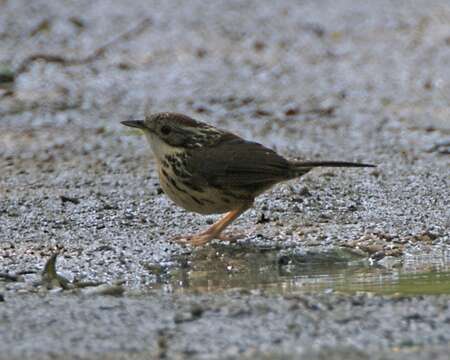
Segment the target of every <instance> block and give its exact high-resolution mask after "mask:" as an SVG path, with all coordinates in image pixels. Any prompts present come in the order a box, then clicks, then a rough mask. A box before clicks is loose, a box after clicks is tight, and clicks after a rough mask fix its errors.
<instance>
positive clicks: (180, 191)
mask: <svg viewBox="0 0 450 360" xmlns="http://www.w3.org/2000/svg"><path fill="white" fill-rule="evenodd" d="M121 123H122V124H123V125H125V126H129V127H133V128H138V129H140V130H142V131H143V133H144V135H145V137H146V138H147V140H148V142H149V143H150V147H151V150H152V151H153V154H154V157H155V160H156V167H157V172H158V175H159V180H160V185H161V188H162V190H163V192H164V193H165V194H166V195H167V196H168V197H169V198H170V199H171V200H172V201H173V202H174V203H175V204H177V205H178V206H180V207H182V208H184V209H185V210H187V211H190V212H195V213H199V214H204V215H208V214H224V213H225V215H224V216H223V217H222V218H221V219H219V220H218V221H217V222H215V223H214V224H213V225H211V226H210V227H209V228H208V229H206V230H205V231H202V232H200V233H198V234H193V235H180V236H177V237H175V238H174V239H173V240H175V241H176V242H178V243H182V244H189V245H192V246H201V245H205V244H207V243H208V242H210V241H211V240H213V239H220V240H226V241H230V242H231V241H235V240H237V239H238V238H239V237H240V235H232V234H224V233H223V232H224V230H225V229H226V228H227V227H228V226H229V225H230V224H231V223H232V222H233V221H234V220H236V219H237V218H238V217H239V216H240V215H241V214H242V213H244V212H245V211H246V210H248V209H250V208H251V207H252V206H253V203H254V200H255V198H256V197H257V196H258V195H260V194H262V193H263V192H265V191H267V190H269V189H270V188H271V187H272V186H274V185H275V184H277V183H280V182H283V181H287V180H291V179H295V178H298V177H300V176H303V175H305V174H306V173H307V172H309V171H310V170H311V169H313V168H316V167H374V166H375V165H371V164H364V163H355V162H347V161H297V160H288V159H286V158H284V157H283V156H281V155H279V154H277V153H276V152H275V151H274V150H271V149H269V148H267V147H265V146H264V145H262V144H260V143H257V142H253V141H248V140H245V139H243V138H242V137H240V136H238V135H236V134H234V133H232V132H229V131H226V130H221V129H219V128H217V127H214V126H212V125H210V124H207V123H205V122H201V121H198V120H195V119H193V118H191V117H189V116H187V115H183V114H179V113H173V112H160V113H153V114H148V115H146V116H145V117H144V120H126V121H122V122H121Z"/></svg>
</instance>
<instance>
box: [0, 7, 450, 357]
mask: <svg viewBox="0 0 450 360" xmlns="http://www.w3.org/2000/svg"><path fill="white" fill-rule="evenodd" d="M449 24H450V4H449V3H448V1H444V0H442V1H438V0H434V1H425V0H415V1H400V0H396V1H394V0H391V1H388V0H379V1H359V2H354V1H351V0H333V1H326V0H321V1H302V2H300V3H298V2H295V1H287V0H284V1H277V2H273V1H247V2H242V1H225V0H224V1H210V2H204V1H200V0H198V1H189V2H183V1H165V2H158V1H151V2H150V1H143V0H138V1H134V2H132V3H131V4H130V3H126V2H121V1H112V0H111V1H95V2H91V1H87V0H82V1H77V2H62V1H56V0H55V1H43V0H42V1H41V0H36V1H33V2H29V1H25V0H0V169H1V172H0V273H3V275H4V276H3V277H0V300H3V301H0V358H2V359H3V358H5V359H24V358H30V359H31V358H32V359H50V358H52V359H54V358H65V359H66V358H86V359H88V358H102V359H138V358H151V357H157V356H159V357H165V356H166V357H170V358H185V357H189V356H190V357H192V358H236V357H241V358H252V357H255V356H259V357H261V358H263V357H267V358H271V359H272V358H283V359H284V358H296V357H297V356H299V354H303V355H304V356H305V358H311V359H316V358H317V359H329V358H336V359H340V358H342V359H344V358H345V359H353V358H354V359H361V358H362V359H364V358H376V359H390V358H393V359H394V358H395V359H403V358H405V359H406V358H408V359H422V358H431V357H433V358H435V359H447V358H448V351H449V347H450V312H449V309H450V307H449V305H450V298H449V295H440V296H425V295H416V296H410V295H408V296H406V295H401V294H400V295H399V294H397V295H394V296H383V295H376V294H359V293H356V294H354V293H353V294H344V293H340V292H337V291H332V290H330V289H325V290H320V291H316V292H313V293H308V294H306V293H304V292H298V291H295V292H292V293H289V292H287V293H282V294H277V293H273V292H266V291H265V290H264V291H263V290H258V286H252V287H251V288H246V286H243V289H241V290H229V289H228V290H222V291H218V292H214V293H206V294H205V293H199V292H201V291H200V290H199V289H194V290H195V291H192V292H190V291H186V292H183V291H181V292H180V291H179V290H177V289H174V286H173V285H174V283H173V282H170V274H171V271H177V269H180V268H186V267H187V268H188V269H189V268H193V267H195V262H196V260H197V259H198V258H199V254H202V253H201V252H202V251H205V250H203V249H194V250H191V249H186V248H183V247H181V246H179V245H177V244H175V243H172V242H170V241H169V240H170V238H171V237H173V236H174V235H176V234H180V233H182V232H186V231H188V232H195V231H198V230H199V229H201V228H204V227H205V226H207V224H209V223H211V222H212V221H213V220H214V219H215V218H216V217H214V216H208V217H204V216H200V215H196V214H191V213H186V212H184V211H183V210H182V209H179V208H177V207H176V206H174V205H173V204H172V203H171V202H170V200H168V199H167V198H166V197H165V195H164V194H163V193H162V192H161V190H160V188H159V185H158V179H157V175H156V173H155V170H154V163H153V161H154V160H153V157H152V156H151V154H150V153H149V148H148V145H147V144H146V143H145V141H144V139H143V138H142V137H140V136H139V134H138V133H136V132H132V131H129V130H128V129H126V128H124V127H123V126H121V125H120V121H121V120H125V119H129V118H139V117H142V116H143V114H144V112H146V111H153V112H156V111H177V112H182V113H185V114H188V115H190V116H192V117H194V118H197V119H199V120H203V121H207V122H209V123H211V124H213V125H216V126H219V127H222V128H226V129H229V130H231V131H234V132H236V133H239V134H240V135H242V136H243V137H245V138H248V139H252V140H255V141H259V142H262V143H264V144H265V145H267V146H269V147H272V148H274V149H276V150H277V151H279V152H280V153H281V154H283V155H285V156H288V157H292V158H306V159H317V160H318V159H320V160H348V161H364V162H370V163H374V164H377V165H378V167H377V168H376V169H369V170H367V169H362V170H361V169H342V170H334V169H333V170H329V169H322V170H315V171H313V172H311V173H309V174H308V175H307V176H305V177H303V178H302V179H300V180H295V181H291V182H289V183H285V184H280V185H279V186H276V187H275V188H274V189H273V190H272V191H270V192H269V193H267V194H264V195H262V196H261V197H260V198H258V199H257V201H256V204H255V207H254V208H253V209H252V210H250V211H248V212H247V213H245V214H244V215H243V216H242V217H241V218H240V219H238V221H236V223H235V227H236V228H237V229H238V230H239V229H241V230H242V229H244V230H245V231H246V233H247V236H246V238H245V239H243V240H242V242H240V243H239V244H237V245H229V248H230V249H234V250H233V251H229V252H226V251H225V250H223V247H222V245H219V244H213V245H210V246H208V247H207V248H208V249H212V251H213V252H216V253H217V252H220V253H221V252H224V251H225V252H226V259H227V260H226V261H224V263H227V261H228V262H232V261H233V260H234V259H236V257H239V256H240V255H242V254H243V253H246V252H247V251H249V252H251V251H260V252H262V251H263V250H264V249H272V250H273V251H275V258H276V259H278V260H279V259H281V258H282V256H283V254H286V253H288V254H308V253H310V252H314V253H315V254H319V256H320V254H327V253H328V252H330V251H334V249H337V248H346V249H348V250H350V251H351V252H352V253H355V254H358V255H359V256H362V257H363V258H365V259H366V260H367V262H368V263H369V264H380V263H381V262H383V261H386V259H389V260H392V261H393V262H394V263H395V266H396V267H397V268H400V269H401V270H404V271H408V269H409V268H408V267H409V266H411V261H410V259H412V258H414V259H416V260H414V264H416V263H417V261H418V262H419V263H420V270H421V271H422V270H424V269H428V270H430V269H431V270H433V271H443V272H445V271H448V269H449V267H450V235H449V234H450V232H449V229H450V186H449V183H450V180H449V179H450V156H449V154H450V120H449V119H450V100H449V99H450V98H449V96H448V94H449V93H450V71H448V69H449V59H450V25H449ZM13 75H14V82H12V81H10V80H13ZM8 81H9V82H8ZM255 249H256V250H255ZM55 252H58V253H59V254H60V256H59V258H58V271H60V272H61V274H63V275H64V276H65V277H67V278H68V279H69V280H71V281H72V280H73V279H77V280H78V281H82V282H88V281H90V282H104V283H107V284H115V285H113V286H117V287H120V288H123V289H124V290H125V293H123V294H122V293H120V294H117V295H119V296H117V297H111V296H106V295H104V294H103V295H102V294H101V292H100V291H99V292H97V293H96V294H92V292H94V293H95V290H93V291H91V293H89V292H88V291H87V290H86V291H84V290H83V291H79V290H68V291H60V290H58V289H56V290H50V292H48V291H47V290H46V289H45V286H41V285H39V284H38V281H39V278H40V276H39V273H40V271H41V270H42V268H43V266H44V264H45V262H46V261H47V260H48V259H49V257H50V256H51V254H53V253H55ZM180 258H182V259H183V260H182V261H180V260H179V259H180ZM417 258H419V259H422V260H417ZM240 259H241V258H240ZM423 259H425V260H423ZM278 260H277V261H278ZM212 261H214V259H213V260H212ZM240 261H241V263H240V264H241V266H243V265H242V262H243V264H245V258H244V260H242V259H241V260H240ZM244 266H245V265H244ZM202 272H203V275H205V273H206V277H207V274H208V267H206V268H205V269H202ZM6 273H7V274H9V275H10V278H8V277H7V276H6V275H5V274H6ZM16 275H17V276H16ZM186 276H189V272H187V275H186ZM188 280H189V279H188ZM119 281H120V282H121V283H120V285H118V284H117V282H119ZM253 285H255V284H253ZM448 286H449V289H450V285H448ZM225 287H226V286H225ZM233 287H234V286H233ZM236 287H239V284H238V285H237V286H236ZM297 290H298V289H297ZM447 293H448V292H447Z"/></svg>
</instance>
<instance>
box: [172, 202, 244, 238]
mask: <svg viewBox="0 0 450 360" xmlns="http://www.w3.org/2000/svg"><path fill="white" fill-rule="evenodd" d="M249 207H250V206H249V205H246V206H242V207H240V208H237V209H236V210H232V211H230V212H228V213H227V214H225V216H224V217H222V218H221V219H220V220H219V221H217V222H216V223H214V224H213V225H211V227H209V228H208V229H207V230H206V231H204V232H201V233H199V234H196V235H188V236H177V237H176V238H175V239H174V240H175V241H176V242H179V243H182V244H191V245H193V246H200V245H204V244H206V243H207V242H209V241H211V240H213V239H222V240H227V241H234V240H236V239H237V237H233V236H227V235H225V236H224V235H221V233H222V231H224V230H225V228H226V227H227V226H228V225H230V224H231V223H232V222H233V221H234V220H236V219H237V218H238V217H239V216H240V215H241V214H242V213H243V212H245V211H246V210H247V209H248V208H249Z"/></svg>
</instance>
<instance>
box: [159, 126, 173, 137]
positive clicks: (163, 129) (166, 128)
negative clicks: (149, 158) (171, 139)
mask: <svg viewBox="0 0 450 360" xmlns="http://www.w3.org/2000/svg"><path fill="white" fill-rule="evenodd" d="M171 131H172V129H171V128H170V126H167V125H163V126H161V133H162V134H163V135H169V134H170V132H171Z"/></svg>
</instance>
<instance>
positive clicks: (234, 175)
mask: <svg viewBox="0 0 450 360" xmlns="http://www.w3.org/2000/svg"><path fill="white" fill-rule="evenodd" d="M190 155H191V156H192V157H191V159H190V160H189V162H188V163H189V164H188V171H189V172H190V173H191V174H192V176H193V177H196V178H197V179H198V180H199V181H203V182H206V184H208V185H210V186H215V187H219V188H224V189H229V190H231V191H233V190H235V191H240V190H249V191H252V190H254V191H255V192H258V191H259V190H262V189H265V188H268V187H270V186H272V185H273V184H275V183H277V182H279V181H282V180H286V179H288V178H289V163H288V161H287V160H286V159H284V158H283V157H281V156H280V155H278V154H277V153H276V152H274V151H273V150H271V149H268V148H266V147H265V146H263V145H261V144H258V143H255V142H250V141H246V140H244V139H241V138H239V137H231V138H230V139H226V140H224V141H221V142H219V143H216V144H215V145H214V146H212V147H206V148H197V149H195V150H193V151H192V152H191V154H190Z"/></svg>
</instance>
